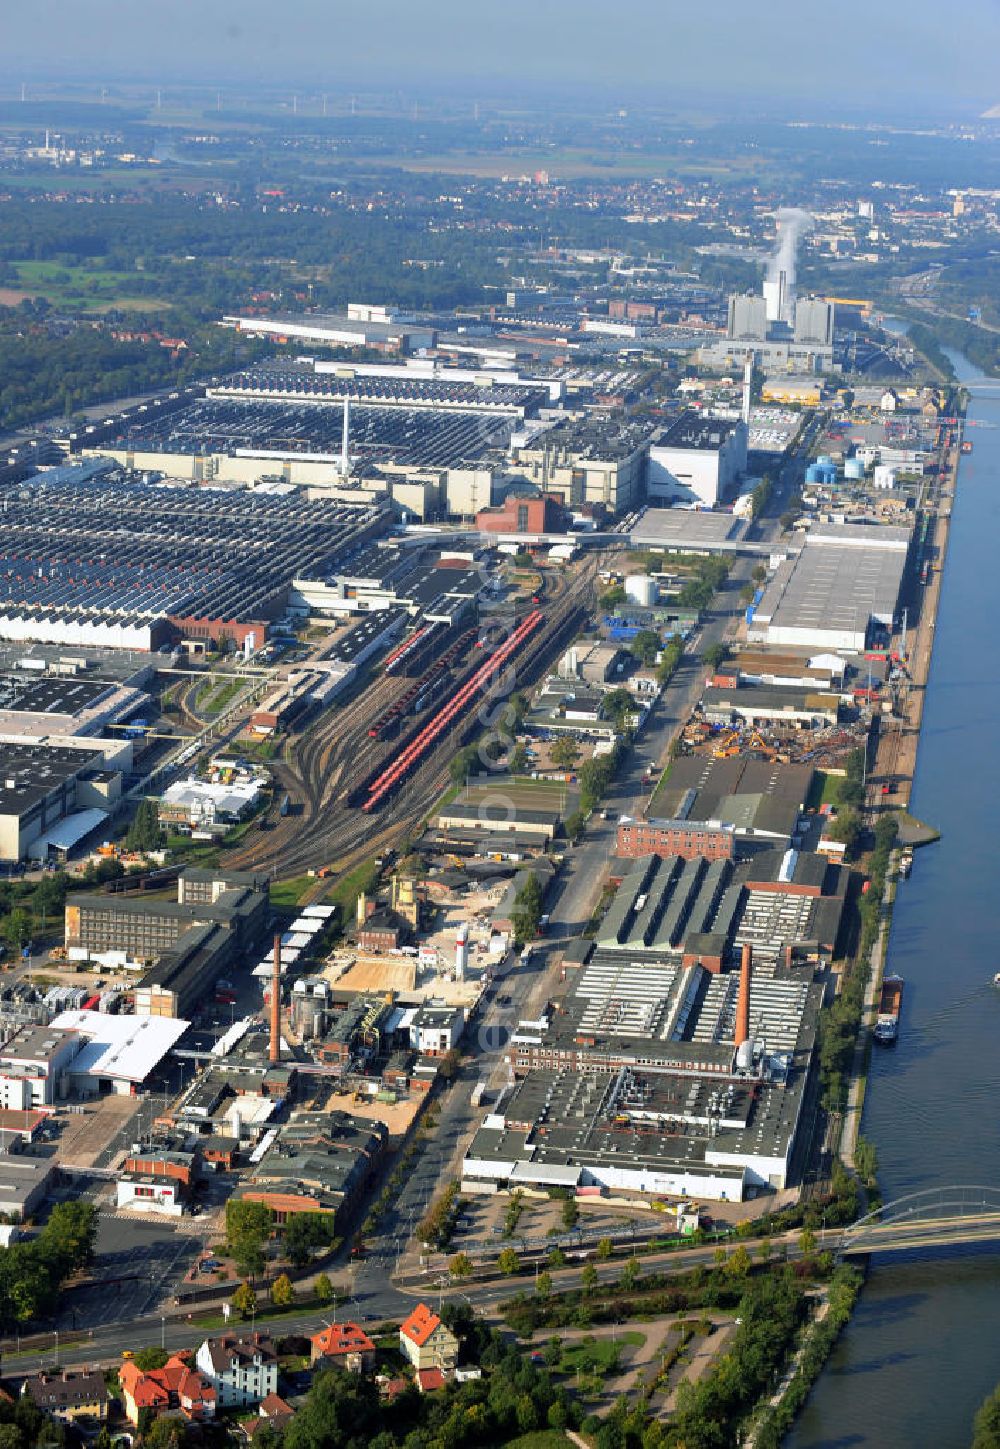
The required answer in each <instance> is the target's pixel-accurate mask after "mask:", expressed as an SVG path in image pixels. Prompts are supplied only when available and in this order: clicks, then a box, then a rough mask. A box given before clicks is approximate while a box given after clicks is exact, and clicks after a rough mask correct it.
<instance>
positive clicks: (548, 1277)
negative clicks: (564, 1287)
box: [535, 1273, 552, 1298]
mask: <svg viewBox="0 0 1000 1449" xmlns="http://www.w3.org/2000/svg"><path fill="white" fill-rule="evenodd" d="M535 1292H536V1293H537V1294H538V1296H539V1298H548V1297H549V1295H550V1294H551V1292H552V1274H551V1273H539V1275H538V1277H537V1278H536V1280H535Z"/></svg>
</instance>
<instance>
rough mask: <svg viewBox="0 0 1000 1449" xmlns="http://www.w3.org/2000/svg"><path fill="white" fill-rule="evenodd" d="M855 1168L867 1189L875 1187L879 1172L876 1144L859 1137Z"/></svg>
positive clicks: (856, 1147)
mask: <svg viewBox="0 0 1000 1449" xmlns="http://www.w3.org/2000/svg"><path fill="white" fill-rule="evenodd" d="M854 1166H855V1167H856V1168H857V1170H858V1176H859V1177H860V1178H861V1181H862V1182H863V1183H864V1184H865V1186H866V1187H874V1185H875V1177H876V1174H877V1172H878V1154H877V1152H876V1151H875V1144H874V1143H873V1142H872V1141H871V1140H870V1139H869V1138H867V1137H859V1138H858V1140H857V1144H856V1146H855V1148H854Z"/></svg>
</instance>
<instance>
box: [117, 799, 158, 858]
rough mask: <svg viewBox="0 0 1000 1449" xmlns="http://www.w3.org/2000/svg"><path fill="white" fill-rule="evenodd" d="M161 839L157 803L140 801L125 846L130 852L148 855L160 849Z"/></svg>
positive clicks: (146, 800)
mask: <svg viewBox="0 0 1000 1449" xmlns="http://www.w3.org/2000/svg"><path fill="white" fill-rule="evenodd" d="M160 839H161V832H160V816H159V810H158V807H157V804H156V801H155V800H150V799H145V800H140V801H139V807H138V809H137V810H136V812H135V819H134V820H133V821H132V824H131V825H130V826H129V830H128V834H127V835H126V837H125V845H126V846H127V848H128V849H129V850H134V851H138V852H140V853H141V854H143V855H147V854H148V853H149V852H150V851H151V850H158V849H159V846H160Z"/></svg>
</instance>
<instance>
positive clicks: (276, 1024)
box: [268, 936, 281, 1066]
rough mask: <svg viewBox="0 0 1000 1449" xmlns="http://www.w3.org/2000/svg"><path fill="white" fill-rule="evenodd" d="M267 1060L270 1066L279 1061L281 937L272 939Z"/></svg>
mask: <svg viewBox="0 0 1000 1449" xmlns="http://www.w3.org/2000/svg"><path fill="white" fill-rule="evenodd" d="M268 1060H269V1061H270V1062H271V1064H272V1066H274V1065H277V1063H278V1062H280V1061H281V937H280V936H275V938H274V975H273V976H272V977H271V1047H270V1051H269V1052H268Z"/></svg>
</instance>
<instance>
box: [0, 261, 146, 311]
mask: <svg viewBox="0 0 1000 1449" xmlns="http://www.w3.org/2000/svg"><path fill="white" fill-rule="evenodd" d="M14 266H15V269H16V271H17V281H18V289H19V290H21V291H24V292H27V293H28V294H30V295H31V296H35V297H47V298H48V299H49V301H50V302H52V303H55V304H58V305H61V306H72V307H74V308H80V309H82V310H83V311H85V312H107V311H109V310H110V309H111V308H112V307H114V308H120V309H121V310H122V311H137V310H138V311H148V310H152V309H156V308H160V309H162V308H164V307H169V306H170V305H171V303H170V302H168V301H166V300H165V299H164V298H162V297H137V296H136V295H135V285H136V274H135V273H134V272H114V271H106V270H105V269H104V268H103V267H66V266H62V265H61V264H60V263H59V262H15V263H14Z"/></svg>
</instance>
